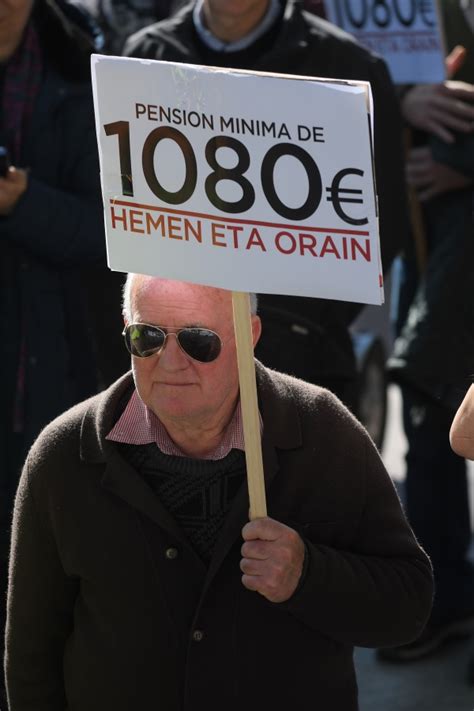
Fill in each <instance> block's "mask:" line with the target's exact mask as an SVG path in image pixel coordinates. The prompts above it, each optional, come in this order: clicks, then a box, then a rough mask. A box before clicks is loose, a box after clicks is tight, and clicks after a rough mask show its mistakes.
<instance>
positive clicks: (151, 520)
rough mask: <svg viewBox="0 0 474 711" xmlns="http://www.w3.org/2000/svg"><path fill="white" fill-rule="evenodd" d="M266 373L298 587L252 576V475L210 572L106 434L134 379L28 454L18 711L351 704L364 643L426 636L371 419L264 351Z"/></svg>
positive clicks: (12, 632) (422, 573)
mask: <svg viewBox="0 0 474 711" xmlns="http://www.w3.org/2000/svg"><path fill="white" fill-rule="evenodd" d="M257 379H258V397H259V408H260V412H261V415H262V419H263V423H264V427H263V439H262V452H263V462H264V471H265V480H266V489H267V501H268V512H269V516H271V517H273V518H275V519H277V520H280V521H283V522H284V523H286V524H287V525H289V526H291V527H292V528H293V529H295V530H298V531H299V532H300V534H301V535H302V536H303V538H304V539H305V541H306V544H307V549H308V568H307V573H306V576H305V579H304V582H303V584H302V585H301V586H300V588H299V589H298V590H297V592H296V593H295V594H294V595H293V596H292V597H291V598H290V600H288V601H287V602H285V603H280V604H275V603H271V602H269V601H268V600H266V599H265V598H264V597H263V596H261V595H259V594H258V593H254V592H250V591H249V590H247V589H246V588H244V587H243V585H242V582H241V571H240V568H239V563H240V558H241V554H240V549H241V545H242V537H241V530H242V527H243V525H244V524H245V523H246V521H247V517H248V493H247V485H246V483H244V484H243V485H242V487H241V489H240V491H239V492H238V493H237V495H236V497H235V499H234V501H233V504H232V507H231V509H230V511H229V513H228V515H227V518H226V521H225V523H224V526H223V529H222V532H221V534H220V537H219V539H218V541H217V543H216V547H215V549H214V553H213V557H212V559H211V562H210V565H209V568H206V566H205V565H204V564H203V562H202V560H201V559H200V558H199V556H198V555H197V554H196V552H195V550H194V549H193V547H192V546H191V544H190V543H189V540H188V539H187V537H186V535H185V534H184V533H183V531H182V529H181V528H180V527H179V526H178V525H177V523H176V521H175V520H174V519H173V517H172V516H171V515H170V514H169V512H168V511H167V510H166V509H165V508H164V507H163V505H162V503H161V502H160V500H159V499H158V497H156V496H155V494H154V493H153V491H152V490H151V489H150V488H149V487H148V484H147V483H146V481H145V480H144V479H142V478H141V477H140V476H139V475H138V474H137V472H136V471H135V470H134V469H133V468H131V467H130V465H129V464H127V462H126V461H125V460H124V459H123V458H122V457H121V455H120V451H119V449H118V447H117V445H116V443H114V442H111V441H107V440H106V439H105V437H106V435H107V434H108V432H110V430H111V428H112V426H113V423H114V418H115V417H116V411H117V408H118V406H119V403H120V402H123V398H124V393H126V392H127V390H128V392H130V387H131V385H132V381H131V377H130V376H126V377H124V378H123V379H122V380H121V381H119V382H117V383H116V384H114V385H113V386H112V387H111V388H110V389H109V390H108V391H106V392H104V393H101V394H100V395H98V396H96V397H95V398H93V399H91V400H90V401H88V402H85V403H82V404H81V405H78V406H77V407H75V408H74V409H73V410H71V411H70V412H68V413H66V414H64V415H62V416H61V417H60V418H59V419H58V420H56V421H55V422H54V423H52V424H51V425H50V426H49V427H48V428H47V429H46V430H45V431H44V432H43V433H42V434H41V436H40V438H39V440H38V441H37V442H36V444H35V445H34V447H33V449H32V450H31V452H30V455H29V458H28V462H27V465H26V467H25V470H24V473H23V476H22V481H21V484H20V488H19V492H18V497H17V502H16V513H15V519H14V527H13V547H12V560H11V583H10V591H9V602H8V607H9V622H8V627H7V683H8V693H9V699H10V711H66V709H67V711H109V710H110V711H112V710H113V711H148V710H149V709H150V710H151V709H154V710H156V711H203V710H204V709H207V710H208V711H224V710H225V711H242V709H247V711H261V710H262V709H272V710H273V711H305V710H306V709H321V711H355V710H356V709H357V686H356V681H355V674H354V665H353V660H352V652H353V645H361V646H369V647H371V646H383V645H387V646H389V645H396V644H401V643H404V642H407V641H408V640H410V639H412V638H414V637H416V636H417V635H418V634H419V633H420V631H421V629H422V627H423V624H424V622H425V620H426V618H427V616H428V614H429V611H430V605H431V594H432V582H431V572H430V566H429V563H428V560H427V558H426V556H425V555H424V553H423V552H422V550H421V549H420V548H419V546H418V544H417V543H416V541H415V539H414V537H413V534H412V532H411V530H410V527H409V526H408V523H407V521H406V519H405V517H404V515H403V513H402V510H401V507H400V503H399V501H398V498H397V495H396V493H395V490H394V487H393V485H392V483H391V481H390V478H389V476H388V474H387V472H386V471H385V468H384V466H383V464H382V462H381V460H380V457H379V455H378V453H377V451H376V449H375V447H374V445H373V444H372V442H371V441H370V439H369V437H368V435H367V433H366V432H365V431H364V430H363V428H362V427H361V426H360V425H359V424H358V423H357V422H356V421H355V419H354V418H353V417H352V416H351V415H350V414H349V413H348V412H347V410H346V409H345V408H343V407H342V406H341V404H340V403H339V402H338V401H337V400H336V399H335V398H334V397H333V396H332V395H331V394H330V393H328V392H327V391H325V390H322V389H320V388H316V387H314V386H311V385H309V384H308V383H304V382H301V381H297V380H295V379H292V378H288V377H286V376H283V375H281V374H279V373H275V372H271V371H268V370H267V369H265V368H262V367H261V366H260V365H259V364H257ZM170 549H173V550H172V554H171V555H170V554H169V550H170ZM196 632H198V634H195V633H196Z"/></svg>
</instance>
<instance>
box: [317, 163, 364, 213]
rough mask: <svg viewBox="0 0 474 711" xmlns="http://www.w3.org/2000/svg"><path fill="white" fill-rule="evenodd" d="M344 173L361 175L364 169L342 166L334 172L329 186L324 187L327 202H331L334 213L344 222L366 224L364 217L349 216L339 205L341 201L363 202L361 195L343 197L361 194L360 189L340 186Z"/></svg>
mask: <svg viewBox="0 0 474 711" xmlns="http://www.w3.org/2000/svg"><path fill="white" fill-rule="evenodd" d="M346 175H360V176H361V177H362V176H363V175H364V171H363V170H359V169H358V168H344V169H343V170H340V171H339V173H336V175H335V176H334V178H333V181H332V183H331V187H330V188H326V192H328V193H329V195H328V196H327V198H326V199H327V201H328V202H332V204H333V207H334V211H335V213H336V215H338V217H340V218H341V220H344V222H347V223H348V224H349V225H366V224H367V223H368V219H367V218H366V217H362V218H360V219H356V218H355V217H350V215H348V214H347V213H346V212H344V210H343V209H342V207H341V203H343V202H348V203H349V202H351V203H359V204H361V203H363V202H364V200H363V199H362V198H361V197H360V198H357V197H344V195H362V190H356V189H354V188H341V187H340V186H341V182H342V180H343V179H344V178H345V177H346Z"/></svg>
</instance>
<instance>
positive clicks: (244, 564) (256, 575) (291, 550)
mask: <svg viewBox="0 0 474 711" xmlns="http://www.w3.org/2000/svg"><path fill="white" fill-rule="evenodd" d="M242 537H243V539H244V541H245V543H244V544H243V546H242V560H241V562H240V569H241V570H242V572H243V575H242V583H243V584H244V585H245V587H246V588H248V589H249V590H255V591H256V592H259V593H260V594H261V595H263V596H264V597H266V598H267V600H270V602H285V600H288V599H289V598H290V597H291V596H292V595H293V593H294V592H295V590H296V588H297V586H298V582H299V579H300V577H301V572H302V570H303V563H304V553H305V546H304V543H303V540H302V539H301V538H300V536H299V534H298V533H297V532H296V531H294V530H293V529H292V528H289V527H288V526H285V525H284V524H283V523H280V522H279V521H275V520H274V519H272V518H258V519H255V520H254V521H250V523H247V524H246V525H245V526H244V528H243V529H242Z"/></svg>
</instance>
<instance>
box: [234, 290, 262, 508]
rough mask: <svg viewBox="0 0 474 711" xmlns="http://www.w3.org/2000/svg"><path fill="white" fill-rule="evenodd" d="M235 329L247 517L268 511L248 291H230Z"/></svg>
mask: <svg viewBox="0 0 474 711" xmlns="http://www.w3.org/2000/svg"><path fill="white" fill-rule="evenodd" d="M232 305H233V309H234V331H235V342H236V345H237V362H238V366H239V383H240V404H241V408H242V420H243V426H244V439H245V460H246V463H247V483H248V487H249V500H250V518H251V519H252V520H253V519H254V518H261V517H263V516H266V515H267V504H266V499H265V479H264V476H263V462H262V443H261V438H260V420H259V416H258V402H257V384H256V380H255V362H254V358H253V342H252V325H251V318H250V297H249V294H247V293H244V292H241V291H233V292H232Z"/></svg>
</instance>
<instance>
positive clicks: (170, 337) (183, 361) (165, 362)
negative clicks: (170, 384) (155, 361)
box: [159, 333, 189, 369]
mask: <svg viewBox="0 0 474 711" xmlns="http://www.w3.org/2000/svg"><path fill="white" fill-rule="evenodd" d="M159 362H160V365H161V367H164V368H167V369H176V368H177V369H181V368H185V367H186V366H188V365H189V358H188V357H187V356H186V354H185V353H184V352H183V350H182V349H181V348H180V345H179V343H178V338H177V335H176V333H167V334H166V339H165V342H164V344H163V347H162V349H161V350H160V361H159Z"/></svg>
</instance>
